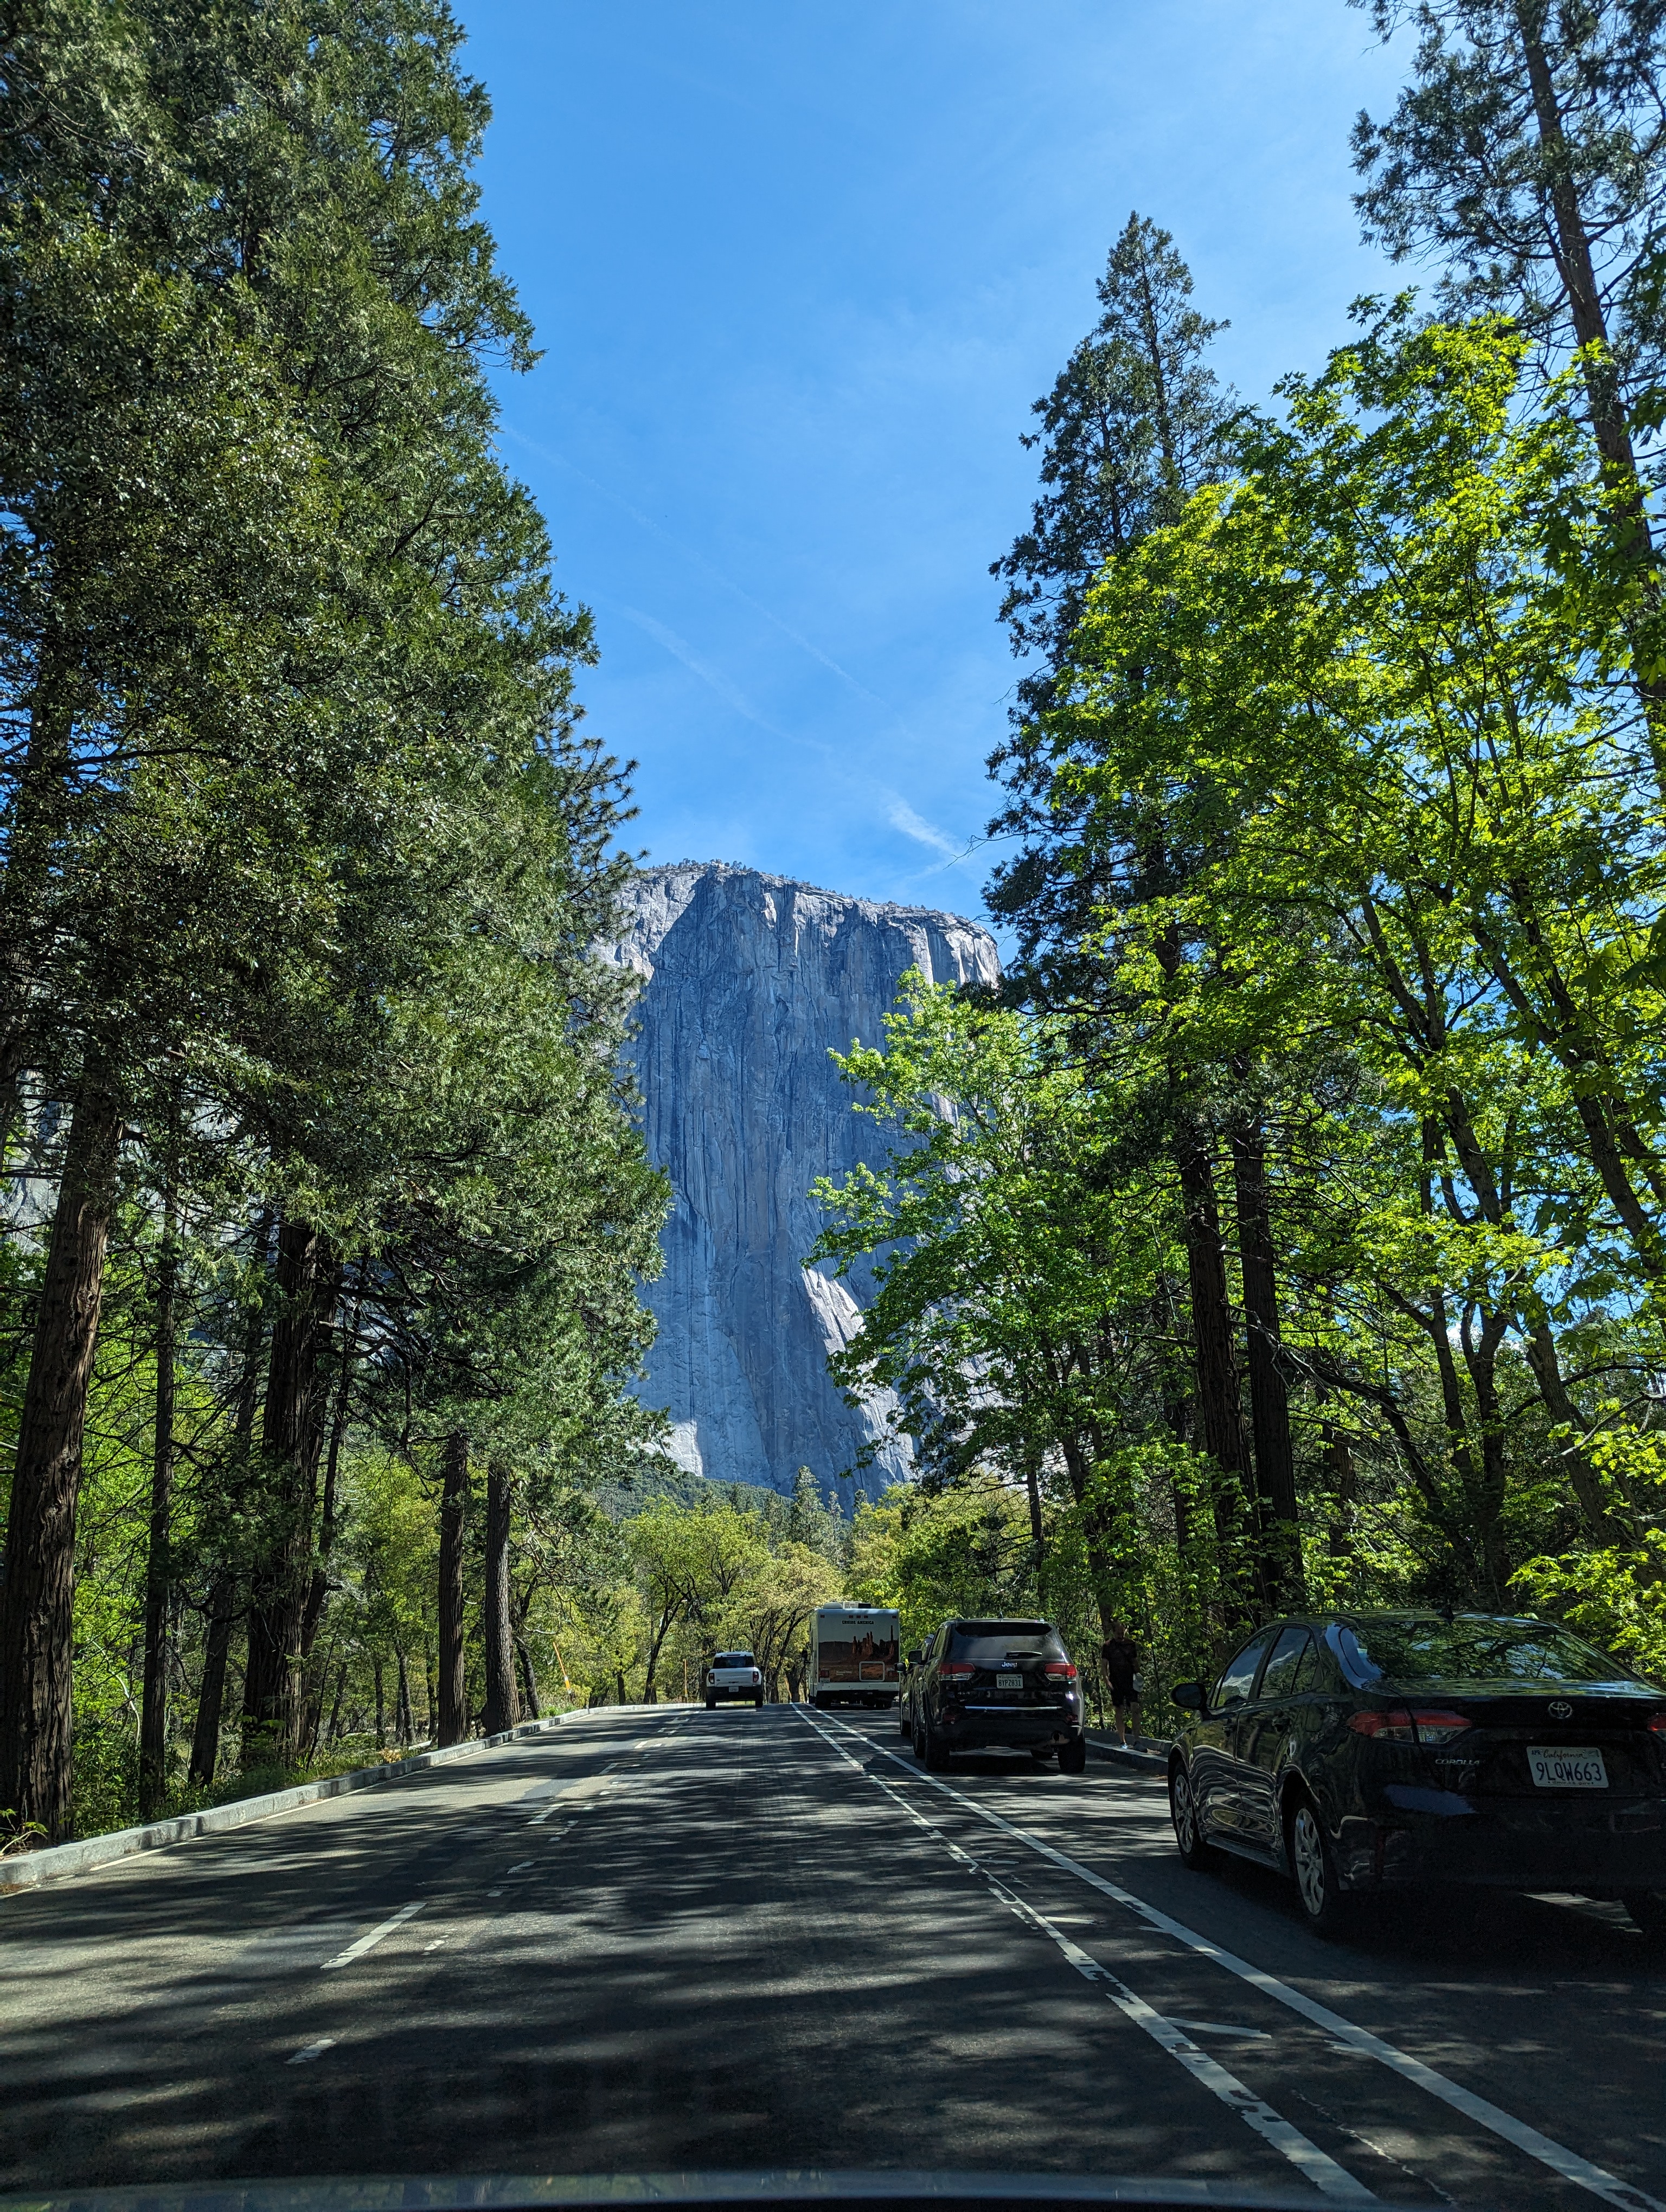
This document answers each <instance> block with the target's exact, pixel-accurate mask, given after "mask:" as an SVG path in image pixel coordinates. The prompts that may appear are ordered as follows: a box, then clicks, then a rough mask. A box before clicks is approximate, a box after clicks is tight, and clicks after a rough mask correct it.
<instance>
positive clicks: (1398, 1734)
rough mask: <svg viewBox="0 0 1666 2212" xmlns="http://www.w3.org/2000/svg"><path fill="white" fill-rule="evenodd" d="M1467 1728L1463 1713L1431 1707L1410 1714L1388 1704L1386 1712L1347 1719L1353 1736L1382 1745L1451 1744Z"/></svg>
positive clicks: (1364, 1714)
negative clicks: (1378, 1742)
mask: <svg viewBox="0 0 1666 2212" xmlns="http://www.w3.org/2000/svg"><path fill="white" fill-rule="evenodd" d="M1470 1725H1471V1723H1470V1722H1468V1720H1466V1719H1465V1717H1464V1716H1463V1715H1462V1713H1449V1712H1448V1711H1446V1710H1445V1709H1444V1706H1441V1707H1437V1706H1433V1705H1419V1706H1418V1707H1417V1708H1416V1709H1415V1710H1414V1711H1411V1712H1408V1711H1407V1710H1406V1708H1405V1706H1404V1705H1390V1706H1389V1709H1388V1711H1387V1712H1385V1713H1378V1712H1369V1713H1353V1714H1352V1715H1350V1717H1349V1719H1348V1726H1349V1727H1350V1728H1351V1729H1353V1732H1354V1734H1355V1735H1368V1736H1371V1737H1373V1738H1374V1739H1376V1740H1377V1741H1381V1742H1383V1743H1450V1741H1452V1739H1453V1737H1454V1736H1459V1735H1462V1734H1463V1731H1464V1730H1465V1729H1467V1728H1468V1727H1469V1726H1470Z"/></svg>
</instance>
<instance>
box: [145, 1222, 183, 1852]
mask: <svg viewBox="0 0 1666 2212" xmlns="http://www.w3.org/2000/svg"><path fill="white" fill-rule="evenodd" d="M173 1238H174V1221H173V1191H172V1190H171V1189H170V1190H168V1191H167V1193H166V1194H165V1195H164V1198H163V1201H162V1244H161V1253H160V1254H159V1255H158V1257H157V1261H156V1425H155V1444H154V1449H153V1450H152V1453H151V1461H150V1534H149V1546H148V1547H147V1550H146V1553H145V1569H144V1690H143V1698H142V1701H141V1704H140V1709H139V1818H140V1820H155V1818H156V1817H157V1815H158V1814H159V1813H160V1812H161V1806H162V1800H163V1796H164V1795H165V1793H166V1791H167V1610H168V1602H167V1601H168V1589H169V1583H170V1581H171V1579H172V1577H171V1576H170V1574H169V1571H168V1541H169V1522H170V1517H171V1510H172V1504H173V1337H174V1318H173V1296H174V1288H175V1282H176V1277H177V1273H178V1261H177V1255H176V1253H175V1251H174V1241H173Z"/></svg>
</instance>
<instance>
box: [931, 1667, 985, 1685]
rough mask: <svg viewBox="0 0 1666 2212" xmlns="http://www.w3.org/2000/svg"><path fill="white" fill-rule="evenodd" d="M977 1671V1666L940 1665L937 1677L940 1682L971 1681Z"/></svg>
mask: <svg viewBox="0 0 1666 2212" xmlns="http://www.w3.org/2000/svg"><path fill="white" fill-rule="evenodd" d="M976 1672H977V1669H976V1667H961V1666H950V1667H939V1668H938V1670H937V1679H938V1680H939V1682H970V1680H971V1679H972V1677H973V1675H974V1674H976Z"/></svg>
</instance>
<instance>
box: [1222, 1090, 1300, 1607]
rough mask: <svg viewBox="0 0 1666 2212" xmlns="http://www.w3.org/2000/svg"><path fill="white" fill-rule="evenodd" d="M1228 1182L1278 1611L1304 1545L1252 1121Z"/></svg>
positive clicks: (1268, 1585) (1268, 1579)
mask: <svg viewBox="0 0 1666 2212" xmlns="http://www.w3.org/2000/svg"><path fill="white" fill-rule="evenodd" d="M1232 1182H1233V1188H1234V1190H1235V1193H1236V1195H1237V1217H1238V1250H1239V1253H1240V1255H1241V1265H1242V1267H1243V1316H1244V1325H1245V1328H1246V1330H1247V1332H1248V1335H1249V1421H1250V1429H1251V1432H1252V1434H1253V1436H1254V1438H1255V1447H1256V1495H1257V1496H1258V1498H1260V1501H1261V1505H1262V1599H1263V1601H1265V1604H1266V1607H1267V1609H1268V1612H1270V1613H1280V1612H1282V1611H1283V1610H1284V1608H1285V1607H1286V1606H1289V1605H1295V1604H1298V1603H1299V1602H1300V1601H1301V1595H1302V1546H1301V1532H1300V1527H1299V1523H1298V1509H1297V1503H1296V1462H1295V1455H1294V1453H1293V1452H1292V1449H1291V1443H1290V1400H1289V1396H1288V1394H1287V1393H1286V1389H1285V1383H1284V1376H1282V1375H1281V1374H1280V1371H1279V1279H1278V1270H1277V1265H1276V1262H1275V1260H1274V1251H1273V1218H1272V1208H1271V1206H1269V1204H1268V1195H1267V1146H1266V1143H1265V1141H1264V1139H1263V1138H1262V1132H1261V1129H1260V1128H1259V1127H1257V1126H1256V1125H1255V1124H1253V1123H1249V1122H1243V1123H1240V1124H1239V1126H1238V1127H1237V1128H1236V1129H1234V1130H1233V1132H1232Z"/></svg>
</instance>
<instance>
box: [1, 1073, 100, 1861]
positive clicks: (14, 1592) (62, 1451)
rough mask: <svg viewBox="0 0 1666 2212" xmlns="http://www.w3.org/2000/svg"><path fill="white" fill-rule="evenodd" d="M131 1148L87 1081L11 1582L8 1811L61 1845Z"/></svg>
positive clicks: (58, 1224) (52, 1253) (60, 1226)
mask: <svg viewBox="0 0 1666 2212" xmlns="http://www.w3.org/2000/svg"><path fill="white" fill-rule="evenodd" d="M120 1139H121V1115H120V1111H119V1107H118V1105H117V1102H116V1099H115V1097H114V1095H113V1093H112V1091H111V1089H110V1088H109V1086H108V1085H107V1083H106V1081H105V1080H104V1079H102V1077H101V1076H100V1073H96V1072H91V1071H89V1073H88V1074H87V1075H86V1076H85V1077H84V1078H83V1079H82V1086H81V1093H80V1096H79V1097H78V1098H77V1100H76V1108H75V1113H74V1115H73V1118H72V1119H71V1121H70V1133H69V1139H68V1142H67V1145H66V1146H65V1150H64V1173H63V1177H62V1180H61V1181H60V1182H59V1184H58V1204H57V1206H56V1208H55V1209H54V1212H53V1215H52V1238H51V1242H50V1243H49V1244H48V1246H47V1250H46V1276H45V1279H44V1280H43V1281H42V1283H41V1286H40V1306H39V1308H38V1310H37V1312H36V1315H35V1326H34V1341H33V1347H32V1349H31V1352H30V1357H29V1372H28V1379H27V1382H26V1383H25V1384H24V1388H23V1404H22V1408H21V1414H20V1417H19V1420H18V1431H17V1454H16V1459H15V1464H14V1468H13V1473H12V1487H11V1506H10V1510H9V1516H8V1519H7V1525H6V1559H5V1579H4V1582H3V1584H0V1813H3V1812H4V1811H5V1810H6V1809H7V1808H10V1810H11V1813H12V1815H13V1817H14V1819H15V1820H16V1821H17V1822H18V1823H19V1824H20V1825H21V1824H22V1823H25V1822H38V1823H39V1824H40V1826H41V1827H42V1828H43V1829H44V1830H45V1831H46V1841H47V1842H48V1843H51V1844H57V1843H62V1842H63V1841H64V1838H65V1837H66V1835H67V1834H68V1832H69V1825H70V1740H71V1735H72V1731H73V1727H74V1712H73V1693H72V1686H71V1677H70V1658H71V1653H72V1651H73V1649H74V1621H73V1613H74V1602H75V1574H76V1498H77V1493H78V1492H79V1488H80V1483H81V1439H82V1427H83V1425H84V1424H85V1421H86V1416H87V1392H88V1385H89V1383H91V1380H92V1374H93V1355H94V1350H95V1348H96V1346H97V1344H98V1333H99V1315H100V1309H101V1307H102V1304H103V1298H104V1260H105V1252H106V1247H107V1245H108V1243H109V1237H110V1218H111V1214H112V1210H113V1207H114V1204H115V1170H116V1155H117V1150H118V1147H119V1143H120Z"/></svg>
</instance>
